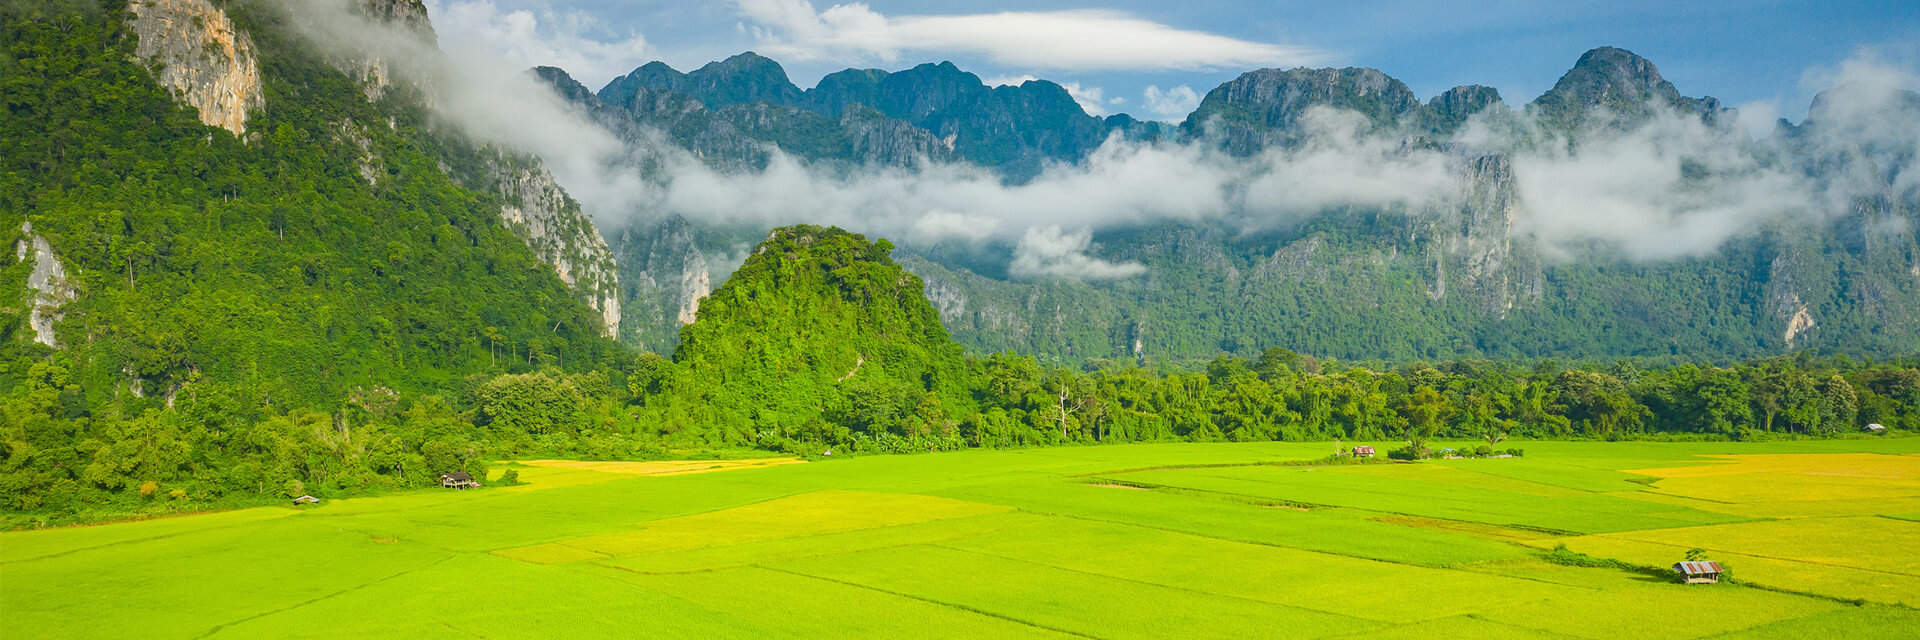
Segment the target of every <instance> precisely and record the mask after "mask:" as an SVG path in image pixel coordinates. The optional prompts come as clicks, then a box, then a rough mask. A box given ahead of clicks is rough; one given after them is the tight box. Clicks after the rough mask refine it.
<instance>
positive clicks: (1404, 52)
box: [429, 0, 1920, 120]
mask: <svg viewBox="0 0 1920 640" xmlns="http://www.w3.org/2000/svg"><path fill="white" fill-rule="evenodd" d="M429 5H430V7H431V8H432V10H433V11H434V14H435V15H434V20H435V23H436V25H437V26H438V28H439V30H440V32H441V37H442V40H443V41H451V42H454V43H466V44H470V45H472V46H486V47H489V48H492V49H495V50H497V51H499V52H500V53H502V54H504V55H505V56H506V57H507V58H508V59H509V60H511V61H513V62H515V63H520V64H527V65H532V64H553V65H555V66H560V67H564V68H567V69H568V70H569V71H572V72H573V73H574V74H575V75H576V76H578V77H580V79H581V80H582V81H583V82H586V83H587V84H588V85H589V86H592V87H594V88H596V89H597V88H598V87H599V86H600V85H601V84H604V83H605V82H606V81H607V80H608V79H610V78H611V77H612V76H613V75H615V74H618V73H622V72H624V71H627V70H631V69H632V68H634V67H637V66H639V65H641V64H643V63H645V62H648V61H650V60H654V59H659V60H664V61H666V62H667V63H668V64H671V65H673V66H674V67H675V68H677V69H680V70H682V71H686V70H690V69H693V68H697V67H698V66H700V65H701V64H704V63H706V62H708V61H711V60H717V59H720V58H724V57H726V56H728V55H732V54H734V53H738V52H740V51H745V50H750V49H751V50H755V51H759V52H761V53H763V54H766V55H768V56H770V57H773V58H775V59H777V60H780V61H781V62H782V63H783V64H784V65H785V66H786V67H787V70H788V73H789V74H790V75H791V76H792V77H793V79H794V81H795V82H796V83H797V84H799V85H801V86H802V87H806V86H811V85H812V84H813V83H814V82H815V81H817V80H818V79H819V77H820V76H821V75H823V74H826V73H829V72H832V71H836V70H839V69H843V68H847V67H878V68H883V69H889V70H894V69H901V68H905V67H909V66H912V65H913V64H917V63H920V62H931V61H940V60H952V61H954V62H955V63H957V64H959V65H960V66H961V67H962V68H964V69H967V70H969V71H973V72H975V73H978V74H980V75H981V76H982V77H983V78H987V79H989V80H1004V81H1017V80H1018V79H1019V78H1022V77H1039V78H1045V79H1049V80H1054V81H1057V82H1060V83H1062V84H1064V85H1068V86H1069V87H1070V88H1072V89H1075V90H1076V97H1078V98H1080V99H1081V102H1082V104H1084V105H1087V106H1089V110H1090V111H1106V112H1109V113H1121V112H1125V113H1132V114H1135V115H1137V116H1141V117H1157V118H1176V119H1177V118H1178V117H1179V116H1180V115H1184V111H1183V110H1182V109H1183V107H1187V105H1188V104H1189V103H1190V102H1191V101H1192V100H1193V98H1194V97H1196V96H1198V95H1204V94H1205V93H1206V92H1207V90H1209V89H1211V88H1213V87H1214V86H1217V85H1218V84H1220V83H1221V82H1224V81H1226V80H1228V79H1231V78H1232V77H1234V76H1235V75H1238V74H1239V73H1240V72H1242V71H1246V70H1249V69H1253V68H1259V67H1267V66H1274V67H1291V66H1300V65H1308V66H1364V67H1374V68H1378V69H1380V70H1382V71H1385V72H1386V73H1387V74H1388V75H1391V76H1393V77H1395V78H1399V79H1400V80H1402V81H1404V82H1406V83H1407V84H1408V85H1409V86H1411V87H1412V88H1413V90H1414V92H1415V93H1416V94H1418V95H1420V96H1421V98H1422V99H1426V98H1428V97H1431V96H1432V95H1434V94H1436V93H1439V92H1441V91H1444V90H1446V89H1447V88H1449V87H1453V86H1456V85H1461V84H1485V85H1489V86H1493V87H1495V88H1497V89H1499V90H1500V92H1501V95H1502V96H1503V97H1505V99H1506V101H1507V102H1508V103H1509V104H1521V103H1525V102H1527V101H1530V100H1532V99H1533V98H1534V97H1535V96H1538V95H1539V94H1540V93H1541V92H1542V91H1545V90H1546V89H1548V88H1549V87H1551V86H1552V85H1553V82H1554V81H1555V80H1557V79H1558V78H1559V77H1560V74H1562V73H1564V72H1565V71H1566V70H1567V68H1569V67H1571V66H1572V65H1573V62H1574V61H1575V60H1576V59H1578V57H1579V56H1580V54H1581V53H1582V52H1584V51H1586V50H1587V49H1590V48H1593V47H1596V46H1600V45H1612V46H1618V47H1623V48H1626V49H1629V50H1632V51H1634V52H1636V53H1639V54H1641V55H1643V56H1646V57H1647V58H1649V59H1651V60H1653V61H1654V62H1655V64H1657V65H1658V66H1659V67H1660V70H1661V72H1662V73H1663V74H1664V75H1665V76H1666V77H1667V79H1668V80H1671V81H1672V82H1673V83H1674V84H1675V85H1676V86H1677V87H1678V88H1679V89H1680V91H1681V93H1683V94H1686V95H1703V94H1704V95H1711V96H1714V97H1717V98H1720V99H1721V100H1722V101H1723V102H1725V103H1727V104H1729V105H1736V106H1742V105H1744V106H1748V107H1751V108H1755V109H1773V110H1776V111H1777V112H1778V113H1779V114H1780V115H1783V116H1786V117H1788V118H1791V119H1796V120H1797V119H1799V118H1800V117H1801V116H1802V115H1803V114H1804V113H1805V110H1806V105H1807V101H1808V99H1810V97H1811V95H1812V94H1813V93H1814V92H1815V91H1818V90H1819V89H1821V88H1824V87H1823V86H1822V82H1823V80H1822V78H1823V76H1825V75H1827V73H1828V72H1829V70H1831V69H1834V68H1836V67H1838V66H1839V64H1840V63H1841V62H1843V61H1845V60H1847V59H1849V58H1854V57H1859V56H1862V55H1866V56H1871V57H1876V58H1878V59H1879V60H1880V61H1881V62H1882V63H1884V64H1889V65H1891V66H1893V67H1896V68H1900V69H1904V70H1906V71H1907V72H1909V73H1911V72H1912V71H1913V70H1914V69H1916V66H1920V65H1916V62H1920V8H1916V7H1915V6H1914V5H1913V3H1911V2H1905V3H1903V2H1847V1H1829V2H1805V1H1784V0H1782V1H1773V2H1745V3H1730V2H1690V1H1667V2H1649V1H1640V0H1630V1H1615V2H1600V1H1588V0H1570V1H1561V2H1521V1H1505V2H1480V3H1435V2H1410V1H1404V0H1401V1H1388V2H1375V3H1360V2H1286V1H1282V2H1252V1H1247V0H1184V1H1178V2H1169V1H1166V0H1158V1H1139V0H1080V1H1061V0H1045V1H1040V2H1026V3H1018V4H1014V3H1006V2H987V1H982V0H947V1H942V2H934V1H927V0H870V1H869V2H866V3H836V2H833V0H823V1H821V2H812V3H809V2H806V1H805V0H713V1H709V2H698V1H693V2H690V1H687V0H430V1H429ZM1149 87H1152V88H1153V89H1154V90H1153V91H1150V90H1149ZM1179 87H1187V88H1190V89H1191V91H1192V92H1193V93H1192V94H1191V95H1189V94H1186V93H1184V92H1182V91H1180V90H1179V89H1178V88H1179Z"/></svg>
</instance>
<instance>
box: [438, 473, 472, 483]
mask: <svg viewBox="0 0 1920 640" xmlns="http://www.w3.org/2000/svg"><path fill="white" fill-rule="evenodd" d="M440 477H441V478H442V479H446V480H456V481H466V480H472V479H473V474H470V473H467V472H465V471H455V472H453V473H442V474H440Z"/></svg>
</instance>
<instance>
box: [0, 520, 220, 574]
mask: <svg viewBox="0 0 1920 640" xmlns="http://www.w3.org/2000/svg"><path fill="white" fill-rule="evenodd" d="M239 525H240V523H234V524H224V525H219V526H215V527H207V528H205V529H194V530H192V531H175V532H173V533H163V534H160V535H157V536H149V537H145V538H134V539H132V540H120V541H116V542H106V543H101V544H96V545H93V546H91V547H80V548H78V549H68V550H66V551H61V552H58V553H49V554H47V555H44V556H34V557H31V558H18V559H14V560H8V561H6V562H0V566H6V565H13V564H23V563H27V562H38V561H41V560H50V559H53V558H59V557H63V556H70V555H73V554H76V553H82V552H86V551H93V550H95V549H105V548H107V547H117V546H120V545H123V544H139V543H142V542H152V541H155V540H165V539H167V538H172V537H176V536H184V535H187V534H189V533H203V532H207V531H218V530H220V529H226V528H229V527H236V526H239ZM86 526H93V525H86Z"/></svg>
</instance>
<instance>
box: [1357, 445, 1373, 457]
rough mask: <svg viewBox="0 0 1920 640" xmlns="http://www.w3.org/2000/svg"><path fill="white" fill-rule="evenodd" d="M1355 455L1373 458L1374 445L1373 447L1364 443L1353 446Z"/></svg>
mask: <svg viewBox="0 0 1920 640" xmlns="http://www.w3.org/2000/svg"><path fill="white" fill-rule="evenodd" d="M1353 457H1356V458H1371V457H1373V447H1372V446H1371V445H1364V444H1363V445H1360V446H1357V447H1354V448H1353Z"/></svg>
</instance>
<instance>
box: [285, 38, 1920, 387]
mask: <svg viewBox="0 0 1920 640" xmlns="http://www.w3.org/2000/svg"><path fill="white" fill-rule="evenodd" d="M321 37H322V38H323V39H325V38H332V37H336V36H331V35H323V36H321ZM453 67H454V68H453V69H452V70H451V71H450V72H436V74H435V75H434V77H437V78H441V79H440V80H438V82H440V83H441V85H442V88H441V90H440V91H439V92H440V93H442V94H445V95H448V96H451V97H449V98H445V99H442V100H440V101H439V103H438V104H437V105H436V109H438V111H439V112H440V113H441V114H442V115H443V116H444V117H446V118H447V119H448V120H449V121H452V122H454V123H456V124H460V125H462V126H464V127H466V128H467V129H468V130H469V131H470V132H472V133H473V134H474V135H475V136H476V137H478V138H481V139H483V140H488V141H492V142H496V143H498V144H502V145H506V146H511V147H516V148H522V149H527V150H530V151H533V152H534V153H537V154H538V155H540V156H541V157H542V158H543V159H545V160H546V162H547V165H548V166H549V167H550V168H551V169H552V171H553V173H554V176H555V178H556V179H557V180H558V182H559V183H560V184H561V185H563V186H565V187H566V188H567V190H568V192H569V193H570V194H572V195H573V196H574V197H575V198H578V199H579V200H580V202H581V204H582V207H583V210H584V211H585V212H586V213H588V214H589V215H591V216H592V217H593V218H594V219H595V220H596V222H597V223H598V225H599V227H600V230H601V232H602V234H603V235H604V236H606V237H607V238H608V240H609V243H610V245H611V248H612V250H613V253H614V254H615V256H616V259H617V260H618V262H619V263H620V286H621V288H622V291H623V294H622V297H623V300H622V304H623V306H624V307H625V308H626V309H627V311H628V313H627V317H626V319H625V320H624V321H623V322H622V323H621V329H620V335H621V337H622V339H624V340H625V341H627V342H629V343H630V344H636V345H641V346H645V347H647V348H650V349H654V350H666V349H670V348H671V347H672V345H673V344H674V342H675V340H676V339H677V333H678V327H679V325H680V324H682V323H683V322H684V319H685V318H690V317H692V312H693V310H694V309H696V308H697V305H698V301H699V298H700V297H701V296H703V295H705V294H706V292H707V291H709V290H710V289H711V288H712V287H713V286H715V285H716V284H717V283H718V282H719V281H721V280H722V279H724V277H725V275H726V274H727V273H728V272H730V271H731V269H732V268H733V266H734V265H737V264H738V263H739V261H740V259H741V257H742V256H743V253H744V251H745V249H746V247H749V246H751V244H752V243H753V242H755V241H757V240H758V239H759V238H760V236H761V235H762V234H763V233H764V229H766V228H768V227H772V226H776V225H784V224H794V223H814V224H832V225H839V226H843V227H846V228H849V229H854V230H857V231H860V232H863V233H867V234H870V235H876V236H884V237H888V238H892V239H894V240H896V241H897V242H898V243H899V244H900V246H901V253H902V264H903V265H905V266H907V267H908V268H909V269H911V270H913V271H914V272H915V273H916V274H918V275H920V276H921V277H922V278H923V279H924V280H926V282H927V286H928V292H929V294H930V295H931V296H932V297H933V298H934V300H935V301H936V304H937V305H939V306H940V308H941V311H942V317H943V320H944V321H945V322H947V323H948V324H949V326H950V329H952V331H953V333H954V334H955V336H956V337H957V338H959V339H960V340H962V342H963V343H966V344H968V346H969V347H970V348H973V349H975V350H993V349H1018V350H1022V351H1029V352H1037V353H1041V354H1044V355H1047V356H1052V357H1058V358H1063V359H1078V358H1082V357H1143V358H1152V357H1168V358H1188V357H1203V356H1205V355H1207V354H1210V353H1214V352H1217V351H1220V350H1226V351H1237V352H1248V351H1252V350H1257V349H1259V348H1262V347H1266V346H1288V347H1292V348H1295V349H1297V350H1301V351H1307V352H1314V353H1322V354H1326V355H1334V356H1339V357H1349V358H1367V357H1382V358H1396V359H1399V358H1416V357H1446V356H1450V355H1504V356H1519V355H1530V356H1539V355H1566V356H1621V355H1641V356H1649V355H1696V356H1701V357H1743V356H1751V355H1759V354H1766V353H1773V352H1778V351H1782V350H1787V349H1797V348H1816V349H1825V350H1837V351H1844V352H1850V353H1859V354H1873V353H1884V352H1898V351H1906V350H1910V349H1911V348H1912V346H1913V345H1915V344H1920V334H1916V331H1915V329H1914V325H1915V324H1916V323H1915V322H1913V318H1914V315H1913V314H1914V313H1915V312H1916V310H1917V309H1916V303H1915V302H1914V300H1920V262H1916V258H1915V256H1916V253H1920V252H1916V249H1915V244H1916V236H1915V228H1916V226H1917V225H1916V224H1915V220H1914V215H1915V214H1914V212H1915V210H1916V209H1915V205H1914V203H1915V201H1916V197H1917V194H1920V189H1917V188H1916V187H1917V186H1920V178H1916V177H1915V175H1914V174H1913V173H1912V172H1911V171H1910V170H1909V167H1911V166H1912V164H1913V156H1914V155H1915V151H1914V150H1915V149H1916V148H1920V99H1916V97H1915V94H1914V93H1913V92H1912V91H1911V87H1912V86H1913V85H1914V82H1913V78H1912V77H1911V76H1910V75H1909V74H1906V73H1905V72H1902V71H1900V70H1898V69H1895V68H1892V67H1890V66H1888V65H1885V64H1882V63H1878V62H1876V61H1874V60H1873V59H1872V58H1871V57H1870V56H1863V57H1861V58H1859V59H1856V60H1853V61H1850V62H1849V63H1847V64H1846V65H1843V66H1842V67H1841V68H1840V69H1838V70H1835V71H1833V72H1832V73H1831V74H1829V75H1830V77H1831V78H1830V84H1831V85H1832V86H1833V87H1834V88H1833V89H1830V90H1828V91H1825V92H1823V93H1821V94H1820V96H1819V97H1818V98H1817V99H1816V100H1815V101H1814V104H1813V105H1812V108H1811V109H1810V110H1809V113H1808V116H1807V117H1806V118H1805V119H1803V120H1802V121H1801V122H1798V123H1792V122H1788V121H1784V120H1779V121H1774V120H1772V119H1771V118H1768V119H1767V120H1765V121H1757V120H1759V119H1758V118H1756V117H1755V116H1754V115H1749V114H1742V113H1740V112H1738V111H1735V110H1732V109H1728V108H1725V107H1723V106H1721V105H1720V104H1719V102H1718V101H1717V100H1715V99H1713V98H1711V97H1704V96H1703V97H1689V96H1686V95H1684V94H1683V93H1682V92H1681V91H1680V90H1679V89H1678V88H1676V87H1674V86H1673V85H1672V84H1671V83H1669V82H1667V81H1666V80H1665V79H1663V78H1662V77H1661V76H1660V73H1659V71H1658V69H1657V67H1656V66H1655V65H1654V63H1653V62H1651V61H1648V60H1646V59H1643V58H1640V57H1639V56H1636V55H1634V54H1632V53H1631V52H1628V51H1625V50H1621V49H1616V48H1610V47H1601V48H1597V49H1594V50H1592V51H1590V52H1588V53H1587V54H1586V55H1584V56H1582V57H1581V58H1580V59H1579V60H1577V61H1575V62H1574V64H1573V66H1572V67H1571V69H1570V70H1569V71H1568V72H1567V73H1566V74H1565V75H1564V76H1563V77H1562V78H1561V79H1560V80H1559V82H1558V83H1556V85H1555V86H1554V87H1553V88H1552V89H1551V90H1549V91H1548V92H1546V93H1545V94H1543V95H1541V96H1538V97H1537V98H1535V99H1533V100H1531V101H1529V102H1527V103H1525V104H1520V105H1509V104H1508V103H1507V102H1506V101H1505V99H1504V97H1503V96H1501V95H1500V94H1499V92H1498V91H1496V90H1494V89H1492V88H1489V87H1482V86H1464V87H1458V88H1455V89H1452V90H1449V91H1446V92H1443V93H1442V94H1440V95H1438V96H1433V97H1431V98H1428V99H1426V100H1424V101H1423V100H1421V99H1420V97H1419V96H1416V95H1414V94H1413V93H1412V91H1411V90H1409V89H1408V88H1407V86H1406V85H1405V84H1404V83H1401V82H1400V81H1398V80H1395V79H1394V78H1392V77H1391V76H1390V75H1388V74H1386V73H1383V72H1381V71H1379V70H1373V69H1356V68H1348V69H1309V68H1296V69H1262V70H1254V71H1250V72H1247V73H1245V74H1243V75H1241V76H1240V77H1238V78H1236V79H1234V80H1232V81H1229V82H1227V83H1224V84H1222V85H1221V86H1219V87H1217V88H1215V89H1213V90H1211V91H1209V92H1207V94H1206V96H1205V98H1204V99H1203V100H1201V102H1200V105H1199V107H1198V108H1197V109H1196V110H1195V111H1194V112H1193V113H1192V114H1190V115H1189V116H1188V117H1186V118H1185V119H1184V120H1183V121H1181V122H1179V123H1177V124H1173V123H1162V122H1151V121H1140V120H1136V119H1134V118H1131V117H1129V116H1126V115H1123V114H1122V115H1112V116H1105V117H1098V116H1093V115H1088V114H1087V113H1086V112H1085V110H1083V109H1082V108H1081V107H1080V105H1079V104H1078V103H1076V102H1075V101H1074V100H1073V96H1072V95H1070V94H1069V92H1068V91H1067V90H1066V89H1065V88H1064V87H1062V86H1061V85H1059V84H1056V83H1053V82H1048V81H1045V80H1028V81H1024V82H1022V83H1021V84H1019V85H1001V86H989V85H988V83H986V82H984V81H982V80H981V79H980V78H979V77H978V76H976V75H974V74H971V73H967V72H966V71H964V70H961V69H959V68H958V67H956V66H954V65H952V64H950V63H939V64H922V65H918V66H913V67H910V68H907V69H904V70H900V71H893V72H889V71H884V70H875V69H849V70H846V71H841V72H837V73H833V74H829V75H828V76H826V77H824V78H822V79H821V81H820V82H819V83H817V84H816V85H815V86H814V87H812V88H810V89H806V90H801V89H799V88H798V87H797V86H796V85H794V83H793V82H792V81H791V80H790V79H789V78H788V77H787V75H786V73H785V71H784V69H783V68H782V67H781V66H780V65H779V64H778V63H776V62H774V61H773V60H770V59H768V58H765V57H762V56H759V55H757V54H752V53H747V54H741V55H738V56H734V57H732V58H729V59H727V60H723V61H718V62H714V63H711V64H708V65H706V66H703V67H701V68H699V69H694V70H691V71H687V72H681V71H679V70H675V69H672V68H670V67H668V66H667V65H665V64H662V63H658V62H655V63H649V64H646V65H643V66H641V67H639V68H636V69H635V70H634V71H633V72H631V73H629V74H626V75H624V76H621V77H619V78H616V79H615V80H614V81H613V82H611V83H609V84H608V85H606V86H605V87H601V88H599V89H597V90H596V89H593V88H590V87H586V86H584V85H581V84H580V83H578V82H576V81H574V80H573V79H572V78H571V77H569V76H568V74H567V73H566V72H565V70H563V69H559V68H553V67H543V68H538V69H534V70H532V71H531V72H527V73H517V74H509V73H505V72H504V70H501V69H497V68H496V69H491V71H493V72H495V73H491V74H489V73H480V72H476V71H475V69H484V68H485V67H486V64H485V63H484V62H476V61H472V60H465V59H462V60H460V61H459V62H458V63H456V64H454V65H453ZM463 73H464V75H465V77H467V78H468V80H464V81H463V80H447V79H446V78H447V77H449V76H455V77H457V76H461V75H462V74H463ZM509 76H510V77H511V79H510V80H505V81H502V80H499V79H498V78H505V77H509ZM463 85H474V86H473V87H471V88H463ZM543 88H544V89H543ZM1596 327H1599V328H1602V330H1600V331H1596V329H1595V328H1596Z"/></svg>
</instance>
